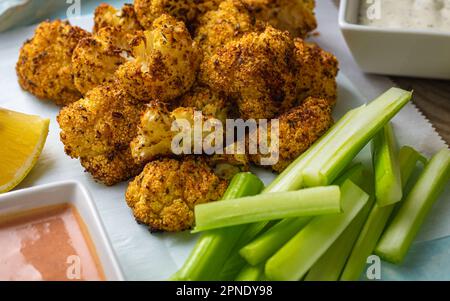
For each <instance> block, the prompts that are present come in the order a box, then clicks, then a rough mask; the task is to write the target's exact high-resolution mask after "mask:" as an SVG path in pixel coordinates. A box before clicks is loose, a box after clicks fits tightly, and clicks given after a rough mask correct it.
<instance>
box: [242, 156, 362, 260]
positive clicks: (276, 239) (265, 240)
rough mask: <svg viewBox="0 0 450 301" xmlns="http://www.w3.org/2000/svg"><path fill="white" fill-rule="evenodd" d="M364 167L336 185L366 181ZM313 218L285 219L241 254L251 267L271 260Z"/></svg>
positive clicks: (351, 170) (347, 173)
mask: <svg viewBox="0 0 450 301" xmlns="http://www.w3.org/2000/svg"><path fill="white" fill-rule="evenodd" d="M363 169H364V167H363V165H362V164H361V163H358V164H355V165H354V166H352V167H350V168H349V169H348V170H347V171H345V172H344V174H343V175H342V176H341V177H339V179H338V180H336V181H335V183H334V184H335V185H342V184H344V182H345V181H346V180H348V179H351V180H352V181H354V182H355V181H358V180H361V179H364V177H363ZM311 219H312V218H291V219H285V220H282V221H280V222H278V223H277V224H275V225H274V226H273V227H271V228H270V229H269V230H267V231H266V232H265V233H264V234H262V235H260V236H259V237H257V238H256V239H255V240H253V241H252V242H250V243H249V244H247V245H246V246H244V247H243V248H242V249H241V250H240V251H239V253H240V254H241V256H242V257H243V258H245V260H246V261H247V262H248V263H249V264H251V265H257V264H260V263H262V262H264V261H266V260H267V259H269V258H270V257H271V256H272V255H273V254H275V252H276V251H278V250H279V249H280V248H281V247H282V246H283V245H285V244H286V243H287V242H288V241H289V240H290V239H291V238H292V237H293V236H294V235H295V234H297V233H298V232H299V231H300V230H302V229H303V227H305V226H306V225H307V224H308V223H309V222H310V221H311Z"/></svg>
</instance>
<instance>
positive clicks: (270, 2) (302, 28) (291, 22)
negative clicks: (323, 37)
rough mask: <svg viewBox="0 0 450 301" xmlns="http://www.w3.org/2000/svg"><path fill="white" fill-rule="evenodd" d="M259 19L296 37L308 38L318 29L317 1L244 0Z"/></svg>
mask: <svg viewBox="0 0 450 301" xmlns="http://www.w3.org/2000/svg"><path fill="white" fill-rule="evenodd" d="M242 2H243V3H245V4H246V5H247V6H248V8H249V10H251V11H252V12H253V13H254V14H255V16H256V18H257V19H259V20H261V21H264V22H268V23H269V24H270V25H272V26H273V27H275V28H277V29H280V30H283V31H284V30H287V31H289V32H290V33H291V35H292V36H294V37H306V36H307V34H308V33H309V32H311V31H313V30H314V29H316V27H317V20H316V17H315V15H314V8H315V6H316V3H315V0H242Z"/></svg>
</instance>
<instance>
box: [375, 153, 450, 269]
mask: <svg viewBox="0 0 450 301" xmlns="http://www.w3.org/2000/svg"><path fill="white" fill-rule="evenodd" d="M449 177H450V150H448V149H444V150H442V151H440V152H439V153H437V154H436V155H435V156H434V157H433V158H432V159H431V160H430V162H429V163H428V164H427V166H426V167H425V169H424V171H423V172H422V174H421V176H420V178H419V180H418V181H417V183H416V184H415V185H414V187H413V189H412V190H411V192H410V193H409V195H408V196H407V197H406V199H405V201H404V203H403V204H402V206H401V208H400V209H399V211H398V213H397V215H396V216H395V217H394V219H393V220H392V223H391V224H390V225H389V227H388V228H387V230H386V232H385V233H384V234H383V236H382V237H381V239H380V242H379V243H378V246H377V247H376V249H375V253H376V254H377V255H379V256H380V257H381V258H382V259H384V260H386V261H389V262H392V263H401V262H402V261H403V259H404V258H405V256H406V253H407V252H408V250H409V248H410V246H411V244H412V242H413V240H414V238H415V237H416V235H417V233H418V231H419V229H420V227H421V226H422V224H423V222H424V220H425V218H426V216H427V215H428V212H429V211H430V209H431V207H432V206H433V204H434V203H435V201H436V200H437V199H438V197H439V195H440V194H441V193H442V191H443V190H444V188H445V187H446V185H447V184H448V181H449Z"/></svg>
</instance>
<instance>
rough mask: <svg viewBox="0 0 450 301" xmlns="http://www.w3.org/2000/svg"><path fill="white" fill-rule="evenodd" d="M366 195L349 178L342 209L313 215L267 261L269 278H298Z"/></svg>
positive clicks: (318, 255)
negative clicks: (310, 219)
mask: <svg viewBox="0 0 450 301" xmlns="http://www.w3.org/2000/svg"><path fill="white" fill-rule="evenodd" d="M368 199H369V196H368V195H367V193H365V192H364V191H363V190H361V189H360V188H359V187H358V186H356V185H355V184H353V183H352V182H351V181H347V182H345V184H344V185H343V186H342V207H343V211H344V212H343V213H341V214H335V215H328V216H320V217H316V218H314V219H313V220H312V221H311V222H310V223H309V224H308V225H307V226H306V227H305V228H304V229H303V230H301V231H300V232H299V233H298V234H297V235H296V236H295V237H294V238H292V239H291V240H290V241H289V242H288V243H287V244H286V245H284V246H283V247H282V248H281V249H280V250H279V251H278V252H277V253H276V254H275V255H273V256H272V257H271V258H270V259H269V260H268V261H267V263H266V267H265V272H266V276H267V277H268V278H269V279H271V280H287V281H289V280H291V281H292V280H299V279H301V278H302V277H303V276H304V275H305V274H306V272H308V270H309V269H310V268H311V267H312V266H313V265H314V263H315V262H316V261H317V260H318V259H319V258H320V257H321V256H322V255H323V254H324V253H325V252H326V251H327V250H328V248H329V247H330V246H331V245H332V244H333V243H334V242H335V241H336V240H337V239H338V238H339V236H340V235H341V234H342V233H343V232H344V231H345V229H346V228H347V227H348V225H349V224H350V223H351V222H352V220H353V219H354V218H355V217H356V216H357V215H358V213H359V212H360V211H361V210H362V209H363V208H364V206H365V205H366V204H367V201H368Z"/></svg>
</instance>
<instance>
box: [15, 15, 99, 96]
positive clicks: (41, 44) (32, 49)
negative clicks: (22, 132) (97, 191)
mask: <svg viewBox="0 0 450 301" xmlns="http://www.w3.org/2000/svg"><path fill="white" fill-rule="evenodd" d="M89 35H90V34H89V33H88V32H86V31H84V30H83V29H81V28H79V27H76V26H71V25H70V24H69V23H68V22H62V21H60V20H57V21H53V22H49V21H45V22H42V23H41V24H40V25H39V26H38V27H37V29H36V32H35V35H34V37H33V38H32V39H31V40H28V41H27V42H25V44H24V45H23V47H22V49H21V50H20V55H19V60H18V62H17V65H16V71H17V76H18V78H19V84H20V86H21V87H22V88H23V89H24V90H27V91H28V92H30V93H32V94H33V95H35V96H37V97H38V98H41V99H48V100H52V101H54V102H55V103H56V104H57V105H67V104H69V103H72V102H74V101H77V100H78V99H80V97H81V93H80V92H79V91H78V90H77V88H76V87H75V84H74V81H73V78H72V70H71V59H72V53H73V50H74V49H75V47H76V46H77V44H78V42H79V41H80V40H81V39H82V38H84V37H87V36H89Z"/></svg>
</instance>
